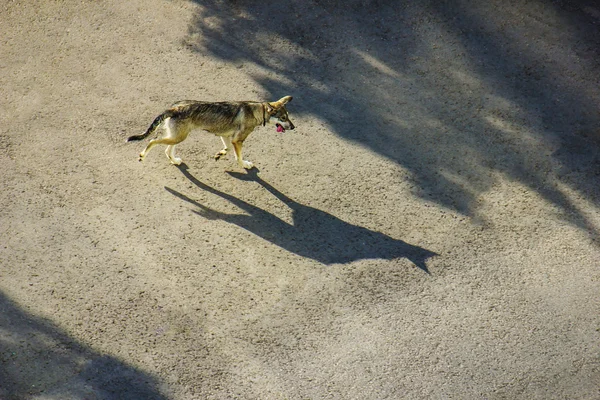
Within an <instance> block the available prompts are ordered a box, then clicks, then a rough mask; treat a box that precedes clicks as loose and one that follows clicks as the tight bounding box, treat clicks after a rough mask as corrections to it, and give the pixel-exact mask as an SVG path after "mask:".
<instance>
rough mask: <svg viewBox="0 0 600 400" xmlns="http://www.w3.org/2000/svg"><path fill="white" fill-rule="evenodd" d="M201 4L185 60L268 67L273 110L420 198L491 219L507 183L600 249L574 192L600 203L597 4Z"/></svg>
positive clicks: (583, 0)
mask: <svg viewBox="0 0 600 400" xmlns="http://www.w3.org/2000/svg"><path fill="white" fill-rule="evenodd" d="M196 3H197V4H198V6H199V11H198V12H197V15H196V18H195V20H194V21H193V22H192V23H191V24H190V27H189V33H188V37H187V38H186V40H185V43H184V44H185V45H186V46H188V47H189V48H190V49H192V50H193V51H197V52H201V53H203V54H207V53H208V54H210V55H213V56H215V57H216V58H218V59H220V60H224V61H226V62H230V63H233V64H236V65H239V66H242V67H243V65H244V63H246V62H247V63H251V64H254V65H257V66H259V67H260V68H259V70H260V71H266V72H260V71H259V72H257V71H253V70H252V69H250V70H249V73H248V75H249V76H250V78H252V79H254V80H255V81H256V82H258V83H259V84H260V85H261V86H262V87H263V88H264V90H265V91H266V92H267V93H268V94H269V96H277V95H279V94H281V93H286V94H287V93H293V94H294V96H295V99H296V101H295V103H294V105H293V108H294V109H293V110H292V112H293V113H298V114H308V115H311V116H314V117H318V118H319V119H320V120H322V121H326V122H327V124H328V125H329V126H330V127H331V129H332V130H333V131H335V133H336V134H338V135H339V136H340V137H342V138H344V139H347V140H351V141H355V142H358V143H360V144H361V145H364V146H366V147H368V148H370V149H372V150H373V151H375V152H377V153H378V154H381V155H382V156H384V157H386V158H388V159H390V160H393V161H394V162H397V163H398V164H400V165H402V166H403V167H405V168H406V169H407V170H409V171H410V172H411V174H412V177H413V180H414V183H415V185H416V189H415V194H416V195H417V196H419V197H422V198H424V199H426V200H428V201H434V202H436V203H438V204H440V205H442V206H444V207H447V208H450V209H453V210H456V211H458V212H460V213H462V214H463V215H467V216H470V217H474V218H480V217H482V216H481V215H479V204H480V203H479V202H478V200H479V198H480V196H481V194H482V193H485V192H487V191H489V190H490V189H492V188H493V187H494V185H496V184H497V180H498V177H499V176H502V177H506V179H509V180H511V181H516V182H520V183H522V184H523V185H525V186H526V187H527V188H528V190H530V191H532V192H535V193H537V194H539V195H540V196H541V197H542V198H544V199H545V200H546V201H548V202H550V203H552V204H554V205H556V206H557V207H559V208H560V209H561V210H562V211H563V212H562V216H563V218H564V219H566V220H568V221H569V222H570V223H572V224H574V225H576V226H578V227H579V228H581V229H583V230H585V231H587V232H588V233H589V234H590V236H591V237H592V238H595V239H597V238H598V237H600V233H599V232H598V228H597V227H595V226H594V224H593V222H592V221H591V220H590V219H589V218H588V217H587V216H586V213H585V212H582V211H581V210H580V209H579V205H577V204H575V203H574V202H573V200H572V198H571V197H572V196H570V195H569V194H568V193H567V192H566V191H565V187H568V188H572V189H574V190H576V191H577V193H578V195H581V196H582V197H583V198H584V199H586V200H587V201H589V202H591V203H593V204H597V203H599V202H600V190H599V188H598V185H597V180H598V177H599V176H600V129H598V126H600V114H599V112H598V110H599V109H600V100H599V99H600V91H599V90H597V82H596V81H595V80H594V79H595V77H597V76H598V75H600V67H599V65H600V63H599V62H598V59H599V52H598V50H597V49H598V48H600V31H599V30H598V29H597V24H599V23H600V7H598V6H597V4H595V2H592V1H589V0H578V1H574V2H567V3H568V4H569V5H568V6H567V3H565V2H546V3H544V4H540V5H537V6H536V5H533V3H532V5H527V3H526V2H525V3H523V4H517V5H512V6H510V7H508V6H506V5H503V4H502V2H497V1H492V2H476V1H471V0H446V1H423V2H398V1H395V0H370V1H358V0H350V1H345V2H341V1H339V0H326V1H314V0H312V1H295V0H290V1H286V2H280V3H272V4H269V5H268V6H265V4H264V3H262V2H258V1H252V0H235V1H234V0H229V1H225V0H223V1H218V2H212V3H210V4H206V3H205V2H200V1H196ZM594 13H596V14H594ZM594 15H596V16H594ZM507 27H514V28H515V29H517V30H516V31H515V33H511V29H507ZM563 29H568V33H567V32H564V31H563ZM300 129H301V127H300Z"/></svg>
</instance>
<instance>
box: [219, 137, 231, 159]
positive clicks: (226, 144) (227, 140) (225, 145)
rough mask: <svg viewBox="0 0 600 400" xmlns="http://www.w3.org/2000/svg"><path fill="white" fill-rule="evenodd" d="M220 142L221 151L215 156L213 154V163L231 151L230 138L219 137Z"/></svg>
mask: <svg viewBox="0 0 600 400" xmlns="http://www.w3.org/2000/svg"><path fill="white" fill-rule="evenodd" d="M221 141H222V142H223V150H221V151H219V152H218V153H217V154H215V161H217V160H218V159H219V158H221V157H223V156H224V155H225V154H227V152H228V151H229V150H231V138H230V137H224V136H221Z"/></svg>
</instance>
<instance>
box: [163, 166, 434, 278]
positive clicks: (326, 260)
mask: <svg viewBox="0 0 600 400" xmlns="http://www.w3.org/2000/svg"><path fill="white" fill-rule="evenodd" d="M178 168H179V170H180V171H181V172H182V173H183V175H184V176H185V177H186V178H187V179H189V180H190V182H192V183H193V184H194V185H196V186H197V187H199V188H200V189H202V190H205V191H207V192H210V193H212V194H215V195H218V196H220V197H222V198H223V199H225V200H227V201H229V202H231V203H232V204H234V205H235V206H237V207H239V208H240V209H242V210H244V211H245V212H246V213H247V214H249V215H244V214H228V213H223V212H219V211H215V210H213V209H211V208H209V207H206V206H204V205H202V204H200V203H198V202H197V201H196V200H193V199H191V198H189V197H188V196H186V195H184V194H182V193H179V192H177V191H176V190H173V189H171V188H169V187H165V189H166V190H167V191H168V192H169V193H171V194H173V195H174V196H176V197H178V198H180V199H182V200H185V201H186V202H188V203H190V204H192V205H194V206H195V207H196V209H195V210H193V211H194V212H195V213H196V214H198V215H201V216H203V217H205V218H210V219H221V220H224V221H227V222H230V223H232V224H235V225H237V226H239V227H241V228H244V229H246V230H248V231H250V232H252V233H254V234H255V235H257V236H260V237H261V238H263V239H265V240H268V241H269V242H271V243H273V244H275V245H277V246H279V247H281V248H283V249H285V250H287V251H290V252H293V253H295V254H298V255H299V256H302V257H307V258H310V259H313V260H316V261H318V262H321V263H323V264H327V265H329V264H345V263H349V262H352V261H356V260H362V259H395V258H401V257H404V258H407V259H409V260H410V261H411V262H412V263H414V264H415V265H416V266H417V267H419V268H420V269H422V270H423V271H425V272H427V273H429V271H428V269H427V266H426V264H425V261H426V260H427V259H428V258H430V257H433V256H436V255H437V254H436V253H434V252H432V251H429V250H426V249H423V248H421V247H418V246H413V245H410V244H408V243H406V242H403V241H402V240H398V239H394V238H392V237H390V236H388V235H385V234H383V233H380V232H376V231H372V230H370V229H367V228H363V227H361V226H357V225H352V224H350V223H348V222H345V221H342V220H341V219H339V218H337V217H335V216H333V215H331V214H329V213H326V212H324V211H321V210H319V209H316V208H314V207H309V206H305V205H303V204H300V203H298V202H296V201H294V200H292V199H290V198H289V197H287V196H286V195H284V194H283V193H281V192H280V191H279V190H277V189H276V188H274V187H273V186H272V185H271V184H269V183H268V182H266V181H265V180H263V179H262V178H261V177H260V176H258V170H257V169H256V168H254V169H252V170H250V171H248V172H247V173H246V174H243V173H237V172H228V173H229V174H230V175H231V176H232V177H234V178H237V179H240V180H244V181H251V182H256V183H258V184H260V185H261V186H262V187H264V188H265V189H266V190H267V191H269V192H270V193H271V194H273V195H274V196H275V197H277V198H278V199H279V200H280V201H281V202H282V203H284V204H285V205H287V206H288V207H289V208H290V209H291V210H292V219H293V223H292V224H289V223H287V222H285V221H283V220H282V219H280V218H278V217H277V216H275V215H273V214H271V213H269V212H267V211H265V210H262V209H260V208H259V207H256V206H254V205H252V204H250V203H248V202H246V201H244V200H240V199H238V198H237V197H235V196H232V195H230V194H227V193H224V192H221V191H219V190H217V189H215V188H212V187H210V186H208V185H206V184H204V183H202V182H200V181H199V180H198V179H197V178H196V177H194V176H193V175H192V174H191V173H190V172H189V170H188V167H187V165H185V164H181V165H180V166H179V167H178Z"/></svg>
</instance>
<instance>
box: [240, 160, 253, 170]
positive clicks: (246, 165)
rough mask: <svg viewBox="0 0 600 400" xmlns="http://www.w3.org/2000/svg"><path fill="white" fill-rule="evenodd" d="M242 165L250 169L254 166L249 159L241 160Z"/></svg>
mask: <svg viewBox="0 0 600 400" xmlns="http://www.w3.org/2000/svg"><path fill="white" fill-rule="evenodd" d="M242 167H244V168H246V169H252V168H254V164H252V163H251V162H250V161H245V160H244V161H242Z"/></svg>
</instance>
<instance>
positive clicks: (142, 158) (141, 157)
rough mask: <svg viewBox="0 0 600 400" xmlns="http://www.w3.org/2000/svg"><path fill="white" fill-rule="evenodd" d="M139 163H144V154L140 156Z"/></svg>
mask: <svg viewBox="0 0 600 400" xmlns="http://www.w3.org/2000/svg"><path fill="white" fill-rule="evenodd" d="M138 161H139V162H142V161H144V155H143V154H140V156H139V157H138Z"/></svg>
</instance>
